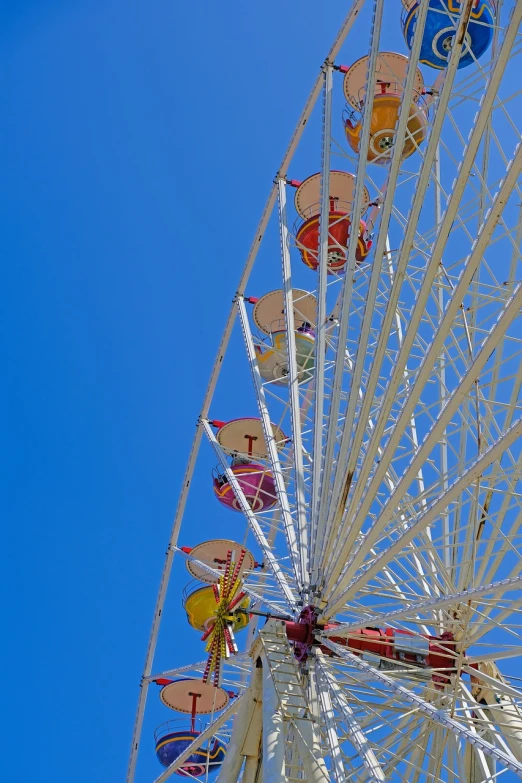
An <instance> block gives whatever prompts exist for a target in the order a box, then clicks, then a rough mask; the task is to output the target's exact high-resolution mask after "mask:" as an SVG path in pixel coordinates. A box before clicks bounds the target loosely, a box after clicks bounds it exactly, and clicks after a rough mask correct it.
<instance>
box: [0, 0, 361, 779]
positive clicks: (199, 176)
mask: <svg viewBox="0 0 522 783" xmlns="http://www.w3.org/2000/svg"><path fill="white" fill-rule="evenodd" d="M345 10H346V7H345V4H344V3H335V4H326V6H325V9H324V10H322V11H321V12H320V14H319V12H318V6H317V3H313V2H311V0H301V1H300V2H281V0H268V1H267V2H264V3H261V4H259V3H256V4H251V3H244V2H232V1H230V2H226V3H216V2H210V1H208V2H199V3H180V2H175V0H16V2H14V1H13V0H0V38H1V42H0V43H1V45H0V60H1V62H0V72H1V74H2V77H1V96H2V97H1V102H0V126H1V130H0V155H1V157H2V188H1V190H0V199H1V205H0V207H1V216H2V219H1V229H0V231H1V251H2V261H3V268H4V274H3V277H2V308H1V317H2V321H3V323H2V328H1V332H0V333H1V337H0V339H1V347H2V363H3V366H4V369H5V375H4V377H5V380H4V384H3V386H2V410H3V414H4V415H3V427H2V430H3V443H4V446H3V452H2V456H3V466H2V478H3V482H2V484H3V491H2V521H3V529H4V530H5V536H6V539H4V546H3V547H2V555H3V563H2V569H1V576H2V581H3V593H4V617H3V622H2V625H3V629H4V633H5V638H4V642H3V644H2V648H1V649H2V655H3V657H4V658H5V660H4V663H3V687H2V695H3V699H2V702H3V708H2V735H3V736H2V739H3V742H2V745H3V747H4V750H3V753H2V756H1V760H0V779H1V780H2V781H3V783H4V782H5V783H19V781H20V782H21V781H26V780H28V779H30V780H31V781H33V783H48V782H49V783H50V781H52V783H62V781H63V782H65V781H67V783H69V781H71V780H74V782H75V783H94V781H96V783H115V781H119V780H122V779H123V778H124V773H125V767H126V763H127V753H128V747H129V743H130V738H131V728H132V723H133V720H134V710H135V705H136V697H137V683H138V681H139V675H140V672H141V668H142V664H143V658H144V653H145V644H146V638H147V635H148V631H149V626H150V620H151V614H152V608H153V603H154V599H155V594H156V590H157V586H158V580H159V572H160V568H161V565H162V562H163V553H164V550H165V545H166V542H167V538H168V533H169V530H170V524H171V518H172V515H173V511H174V508H175V502H176V497H177V493H178V490H179V485H180V480H181V472H182V471H183V469H184V464H185V460H186V457H187V452H188V448H189V445H190V441H191V438H192V434H193V430H194V424H195V420H196V417H197V414H198V409H199V406H200V402H201V398H202V395H203V391H204V387H205V385H206V382H207V377H208V373H209V370H210V366H211V362H212V360H213V356H214V353H215V350H216V348H217V344H218V339H219V334H220V332H221V329H222V326H223V323H224V319H225V315H226V312H227V311H228V306H229V302H230V300H231V298H232V296H233V293H234V290H235V285H236V281H237V278H238V275H239V272H240V269H241V267H242V264H243V261H244V257H245V254H246V252H247V249H248V246H249V244H250V241H251V237H252V234H253V231H254V228H255V224H256V222H257V219H258V216H259V213H260V211H261V208H262V205H263V202H264V200H265V198H266V194H267V191H268V188H269V186H270V182H271V179H272V177H273V175H274V174H275V171H276V168H277V164H278V161H279V159H280V157H281V155H282V152H283V150H284V148H285V146H286V144H287V141H288V138H289V135H290V132H291V130H292V128H293V126H294V124H295V121H296V118H297V116H298V114H299V112H300V110H301V108H302V105H303V103H304V100H305V97H306V95H307V93H308V91H309V89H310V86H311V82H312V80H313V78H315V75H316V73H317V70H318V67H319V65H320V63H321V61H322V60H323V58H324V55H325V53H326V51H327V48H328V46H329V43H330V40H331V38H332V37H333V34H334V32H335V30H336V28H337V26H338V24H339V22H340V21H341V19H342V17H343V15H344V13H345ZM261 293H262V292H261ZM183 368H185V372H183ZM211 503H212V501H210V502H209V504H208V508H209V509H211V508H212V505H211ZM200 525H201V531H202V532H203V534H204V532H205V531H208V530H209V529H210V528H211V525H212V519H209V518H205V519H202V520H201V522H200ZM203 537H204V535H202V536H199V538H203ZM191 543H195V542H191ZM176 600H177V599H176ZM184 631H185V629H183V632H184ZM174 658H175V651H173V661H172V663H173V664H174V663H175V660H174ZM151 742H152V738H151ZM151 753H152V747H151ZM158 771H159V770H158Z"/></svg>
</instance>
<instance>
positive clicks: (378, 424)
mask: <svg viewBox="0 0 522 783" xmlns="http://www.w3.org/2000/svg"><path fill="white" fill-rule="evenodd" d="M521 20H522V2H520V0H516V1H515V2H511V1H510V0H506V2H504V3H502V0H497V2H494V0H465V1H463V2H461V3H458V2H453V0H449V2H448V3H446V0H403V9H402V17H400V14H399V9H398V4H397V3H391V2H386V4H385V3H384V0H373V2H371V0H368V3H367V5H365V4H364V0H355V2H354V3H353V5H352V6H351V8H350V10H349V12H348V15H347V17H346V19H345V21H344V23H343V25H342V27H341V30H340V31H339V33H338V35H337V37H336V39H335V41H334V44H333V46H332V48H331V50H330V52H329V54H328V56H327V58H326V60H325V62H324V64H323V66H322V68H321V70H320V73H319V76H318V78H317V81H316V83H315V85H314V87H313V89H312V92H311V94H310V97H309V99H308V101H307V103H306V106H305V109H304V111H303V114H302V115H301V117H300V119H299V122H298V125H297V128H296V130H295V133H294V135H293V137H292V140H291V143H290V146H289V148H288V151H287V153H286V155H285V157H284V159H283V161H282V164H281V166H280V168H279V171H278V174H277V176H276V177H275V180H274V184H273V186H272V188H271V191H270V196H269V199H268V202H267V205H266V208H265V211H264V212H263V215H262V217H261V220H260V223H259V226H258V229H257V231H256V234H255V237H254V241H253V244H252V248H251V250H250V253H249V255H248V258H247V262H246V266H245V269H244V272H243V274H242V277H241V280H240V282H239V286H238V289H237V293H236V296H235V299H234V303H233V307H232V310H231V312H230V315H229V318H228V321H227V324H226V328H225V332H224V335H223V338H222V341H221V345H220V348H219V351H218V356H217V358H216V362H215V364H214V367H213V369H212V373H211V377H210V382H209V386H208V389H207V392H206V395H205V399H204V404H203V408H202V411H201V416H200V419H199V421H198V424H197V429H196V434H195V439H194V444H193V448H192V451H191V454H190V457H189V461H188V466H187V470H186V474H185V477H184V479H183V484H182V489H181V495H180V498H179V502H178V507H177V512H176V516H175V520H174V526H173V530H172V535H171V539H170V542H169V546H168V551H167V555H166V561H165V566H164V570H163V574H162V578H161V586H160V591H159V595H158V600H157V605H156V609H155V613H154V620H153V626H152V633H151V638H150V643H149V647H148V652H147V658H146V664H145V671H144V675H143V678H142V682H141V687H140V699H139V704H138V711H137V717H136V724H135V731H134V737H133V741H132V749H131V758H130V764H129V772H128V778H127V781H128V783H133V781H134V780H136V781H137V782H138V783H141V781H142V780H143V781H146V780H147V781H151V780H155V783H163V781H166V780H167V779H168V778H169V777H171V776H172V775H174V774H177V775H181V776H183V777H187V778H192V779H195V780H200V781H207V780H208V779H212V780H217V781H218V782H219V783H236V781H239V780H242V781H243V782H244V783H255V782H256V781H258V782H259V783H262V781H271V782H272V781H273V782H274V783H282V782H283V781H310V783H311V782H312V781H313V783H327V781H334V783H343V781H354V783H355V782H356V783H366V782H367V781H368V782H370V781H371V783H382V782H383V781H398V782H399V781H401V782H403V781H408V783H409V782H410V781H412V783H432V782H433V783H435V781H447V782H448V783H457V781H458V783H463V782H464V781H465V782H466V783H481V782H482V781H487V782H488V783H492V781H496V780H497V778H499V779H500V778H501V779H502V780H503V781H506V782H508V781H513V780H515V779H517V778H522V668H521V666H520V663H521V660H522V657H521V656H522V615H521V608H522V593H521V588H522V480H521V479H522V439H521V435H522V400H521V385H522V368H521V360H522V319H521V318H520V312H521V307H522V284H521V281H522V275H521V273H520V257H521V240H522V190H521V187H522V147H521V145H520V141H521V134H520V128H521V127H522V91H521V90H520V73H521V69H522V37H521V35H520V33H519V27H520V22H521ZM395 28H397V29H399V30H400V28H402V34H403V37H402V39H401V42H400V46H399V42H398V41H399V39H398V37H397V34H396V32H395ZM392 29H393V30H394V32H393V34H392V32H391V31H392ZM397 49H399V50H398V51H397ZM305 140H306V143H305ZM311 150H315V151H316V155H315V156H314V155H313V154H311V153H310V151H311ZM227 379H228V380H227ZM227 384H228V385H227ZM232 384H233V388H235V389H240V390H241V394H240V395H239V394H233V395H231V394H230V393H229V390H230V388H231V387H232ZM227 389H228V392H227ZM220 390H224V391H223V392H220ZM195 476H198V482H195V481H194V477H195ZM199 477H202V478H201V479H200V478H199ZM194 484H197V494H198V498H197V501H198V503H199V506H198V508H201V504H202V503H205V504H206V505H205V508H208V512H207V514H208V516H209V517H211V518H212V519H214V518H215V524H214V523H213V525H212V529H213V530H214V531H215V534H214V536H213V537H212V538H211V539H209V538H208V537H207V538H206V539H203V540H202V539H201V538H200V537H199V536H198V520H197V518H195V516H194V513H193V511H192V510H191V509H192V506H191V502H192V500H191V498H192V495H191V488H192V486H193V485H194ZM203 486H204V487H206V488H207V496H206V498H203V497H202V495H203V494H204V493H203V491H202V490H201V487H203ZM173 567H174V568H173ZM174 574H176V575H177V576H176V579H177V580H178V581H179V579H180V578H181V577H182V574H185V577H186V579H185V581H187V582H189V584H188V586H187V587H186V588H185V591H184V595H183V606H182V608H181V609H179V610H176V608H172V607H171V605H170V602H169V603H166V597H167V590H168V587H169V582H171V581H172V577H173V575H174ZM190 580H192V581H190ZM169 613H170V614H169ZM160 621H163V625H162V636H161V639H160V642H162V640H166V641H167V644H166V647H165V649H168V650H169V651H172V650H173V649H178V650H181V651H182V650H183V646H182V645H179V644H178V645H177V646H175V645H173V644H172V641H173V639H175V640H177V641H179V639H180V637H181V635H182V634H186V635H187V636H189V635H191V636H192V638H196V639H197V635H198V633H199V636H200V637H201V655H200V660H198V661H190V660H189V661H187V660H183V659H182V658H180V659H178V660H170V663H169V664H168V668H167V669H165V667H164V666H159V668H158V665H157V664H156V660H157V656H156V652H157V648H158V636H159V628H160ZM169 637H170V644H169V643H168V641H169ZM159 646H160V647H161V644H160V645H159ZM158 649H159V648H158ZM181 654H182V652H180V655H181ZM166 657H167V656H166V654H165V653H164V652H163V653H162V655H161V661H162V662H163V661H165V659H166ZM153 721H156V723H157V724H158V728H157V729H156V732H155V736H154V738H153V737H152V736H149V734H148V732H147V731H144V730H143V727H144V726H149V725H152V722H153ZM138 750H139V751H140V755H139V763H138ZM155 755H156V757H157V759H156V758H154V756H155ZM144 758H146V759H147V760H146V761H145V762H144V761H143V759H144ZM148 759H150V760H152V761H153V762H154V764H156V766H157V771H156V772H154V773H153V774H152V775H151V774H149V770H150V769H151V766H150V764H149V761H148ZM158 761H159V764H158ZM162 768H163V769H162Z"/></svg>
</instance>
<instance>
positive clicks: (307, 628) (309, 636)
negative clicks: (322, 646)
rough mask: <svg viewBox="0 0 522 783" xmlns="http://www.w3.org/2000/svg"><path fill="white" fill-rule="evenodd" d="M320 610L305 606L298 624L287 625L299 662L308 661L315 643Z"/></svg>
mask: <svg viewBox="0 0 522 783" xmlns="http://www.w3.org/2000/svg"><path fill="white" fill-rule="evenodd" d="M318 614H319V610H318V609H317V608H316V607H315V606H305V607H304V609H303V610H302V611H301V614H300V615H299V620H298V621H297V622H296V623H292V622H287V623H286V635H287V636H288V639H289V641H291V642H293V643H294V655H295V657H296V658H297V660H298V661H306V659H307V658H308V653H309V652H310V650H311V647H312V644H313V643H314V631H315V628H316V625H317V615H318Z"/></svg>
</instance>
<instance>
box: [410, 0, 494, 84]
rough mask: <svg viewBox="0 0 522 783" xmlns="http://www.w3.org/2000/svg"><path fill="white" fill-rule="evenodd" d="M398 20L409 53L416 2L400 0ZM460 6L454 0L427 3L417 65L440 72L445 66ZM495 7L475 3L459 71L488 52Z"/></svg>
mask: <svg viewBox="0 0 522 783" xmlns="http://www.w3.org/2000/svg"><path fill="white" fill-rule="evenodd" d="M403 6H404V10H403V12H402V17H401V25H402V31H403V33H404V38H405V40H406V43H407V45H408V48H409V49H411V46H412V43H413V32H414V29H415V19H416V17H417V11H418V9H419V0H403ZM460 10H461V4H460V3H459V2H456V0H448V2H447V3H446V1H445V0H430V3H429V7H428V16H427V19H426V26H425V28H424V35H423V39H422V46H421V52H420V57H419V62H420V63H423V64H424V65H429V66H431V67H432V68H438V69H439V70H440V69H443V68H445V67H446V65H447V61H448V58H449V54H450V51H451V46H452V43H453V38H454V36H455V30H456V25H457V22H458V16H459V14H460ZM494 22H495V6H494V4H493V2H492V0H475V2H474V3H473V8H472V11H471V17H470V22H469V24H468V30H467V33H466V38H465V43H464V46H463V48H462V56H461V58H460V63H459V66H458V67H459V68H465V67H466V66H467V65H471V64H472V63H473V62H474V61H475V59H477V60H478V59H479V57H481V56H482V55H483V54H484V52H485V51H486V50H487V49H488V48H489V46H490V44H491V41H492V38H493V25H494Z"/></svg>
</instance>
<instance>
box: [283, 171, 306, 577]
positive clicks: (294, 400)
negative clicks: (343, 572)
mask: <svg viewBox="0 0 522 783" xmlns="http://www.w3.org/2000/svg"><path fill="white" fill-rule="evenodd" d="M278 186H279V199H278V205H279V232H280V240H281V261H282V265H283V290H284V302H285V322H286V351H287V354H288V391H289V397H290V414H291V419H292V451H293V455H294V486H295V497H296V506H297V530H298V535H299V561H300V572H301V585H302V588H301V589H302V590H305V591H306V589H307V587H308V584H309V574H308V522H307V518H306V490H305V476H304V465H303V438H302V435H301V406H300V403H299V378H298V372H297V351H296V345H295V323H294V295H293V289H292V264H291V262H290V235H289V233H288V225H287V218H286V184H285V182H284V180H283V179H280V180H279V182H278Z"/></svg>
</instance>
